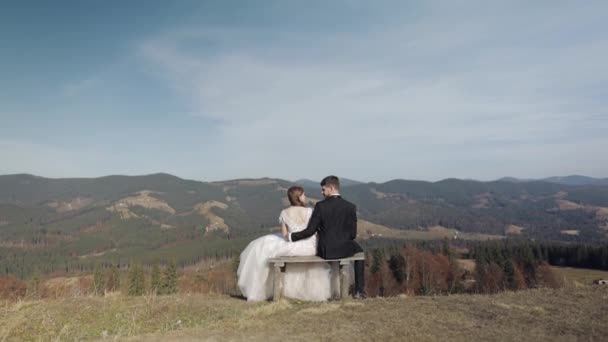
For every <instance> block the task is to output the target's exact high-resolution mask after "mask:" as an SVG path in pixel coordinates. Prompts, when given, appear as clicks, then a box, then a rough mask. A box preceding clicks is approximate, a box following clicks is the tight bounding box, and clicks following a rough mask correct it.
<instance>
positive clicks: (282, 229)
mask: <svg viewBox="0 0 608 342" xmlns="http://www.w3.org/2000/svg"><path fill="white" fill-rule="evenodd" d="M281 233H282V234H283V237H284V238H286V239H287V236H289V232H288V231H287V226H286V225H285V222H281Z"/></svg>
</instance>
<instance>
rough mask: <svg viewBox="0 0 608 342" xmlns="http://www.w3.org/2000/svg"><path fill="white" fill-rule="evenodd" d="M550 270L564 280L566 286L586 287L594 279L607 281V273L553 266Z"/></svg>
mask: <svg viewBox="0 0 608 342" xmlns="http://www.w3.org/2000/svg"><path fill="white" fill-rule="evenodd" d="M551 268H552V269H553V270H554V271H555V272H556V273H557V274H558V275H559V276H561V277H563V278H564V279H565V280H566V284H567V285H574V286H588V285H591V284H592V283H593V280H595V279H608V271H600V270H590V269H586V268H572V267H555V266H554V267H551Z"/></svg>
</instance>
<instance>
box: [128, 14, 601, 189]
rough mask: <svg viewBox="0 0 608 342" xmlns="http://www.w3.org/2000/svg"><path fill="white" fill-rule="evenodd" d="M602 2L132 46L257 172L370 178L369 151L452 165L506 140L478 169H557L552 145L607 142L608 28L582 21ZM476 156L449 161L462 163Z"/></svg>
mask: <svg viewBox="0 0 608 342" xmlns="http://www.w3.org/2000/svg"><path fill="white" fill-rule="evenodd" d="M452 10H455V12H454V11H452ZM468 10H471V11H470V12H468ZM498 12H500V13H498ZM596 12H597V9H596V8H592V7H587V8H585V7H584V6H576V7H574V6H570V5H568V4H564V3H562V4H557V5H555V6H551V8H549V9H548V8H531V9H527V10H526V11H524V10H523V9H522V8H521V7H520V6H513V7H508V6H503V7H502V8H498V9H488V8H483V7H479V8H467V7H465V8H458V7H457V6H456V7H455V8H446V7H443V6H438V7H434V8H431V10H429V12H428V17H424V18H421V19H420V20H418V21H413V22H410V23H403V24H399V25H393V26H390V27H383V28H378V27H374V29H370V30H369V31H366V32H364V33H361V32H357V33H353V34H352V35H349V34H347V33H346V34H345V33H343V32H327V33H324V34H322V35H319V34H317V33H310V32H309V33H307V32H292V33H290V32H280V33H277V32H268V31H266V30H259V31H256V29H255V28H251V29H249V28H247V29H242V30H235V29H221V28H220V29H217V28H216V29H210V30H206V29H193V30H190V31H188V30H183V31H174V32H168V33H166V34H164V35H161V36H158V37H152V38H151V39H149V40H147V41H145V42H143V43H142V44H141V45H140V46H139V53H141V55H142V57H143V58H144V59H145V60H146V61H147V62H148V63H150V64H151V65H153V66H155V67H156V68H157V71H158V72H159V73H160V74H161V75H162V76H163V77H164V78H165V79H166V81H167V82H169V83H170V84H171V85H172V87H173V89H174V90H175V91H176V93H177V94H179V95H180V96H183V98H184V99H186V101H188V103H189V105H190V107H191V110H192V112H194V113H197V115H200V116H202V117H206V118H212V119H216V120H221V121H222V123H223V125H222V126H221V127H219V128H218V129H219V130H221V134H222V135H221V137H222V140H221V141H219V142H218V146H217V147H218V149H220V150H221V151H222V152H223V155H237V156H239V158H238V160H234V161H233V164H234V165H232V166H234V167H240V168H239V169H240V170H242V167H247V168H248V169H249V170H251V172H252V173H253V174H254V175H262V174H264V173H268V166H267V165H268V163H271V164H276V165H281V168H283V172H285V173H287V174H292V175H296V174H301V175H305V174H311V173H312V174H314V175H315V176H320V175H321V174H324V173H326V172H327V171H329V170H334V169H339V170H340V171H343V172H346V173H348V174H350V175H353V174H355V175H356V176H360V177H363V178H366V174H365V173H363V172H358V171H356V170H357V168H358V167H359V166H360V165H361V164H365V163H367V162H372V163H376V165H378V166H379V167H380V168H383V167H382V165H383V164H384V165H389V166H390V168H388V169H387V168H383V169H384V170H382V171H376V173H375V175H377V176H376V177H378V178H384V177H389V178H390V177H398V176H401V177H408V176H411V177H420V178H425V179H428V178H435V179H436V178H442V177H447V176H450V175H449V174H448V173H447V172H446V170H445V169H442V168H441V166H442V165H443V164H444V161H445V160H452V159H454V158H453V157H454V156H457V157H458V158H462V160H467V159H470V158H474V157H476V156H478V157H479V158H482V159H486V160H487V161H488V162H490V163H492V162H493V161H494V160H495V159H497V158H503V160H504V158H505V155H509V154H512V155H519V156H520V157H518V158H509V160H512V161H513V163H515V164H514V165H504V167H501V168H498V169H496V168H495V169H490V170H486V171H484V172H483V173H480V174H479V177H482V178H492V177H496V176H499V175H504V174H515V173H517V172H518V171H519V168H520V167H522V165H524V167H527V169H528V170H533V171H534V172H538V173H544V174H555V173H558V174H559V173H563V172H564V171H562V170H565V168H566V167H567V162H565V161H564V162H563V165H562V168H561V170H560V169H559V168H557V169H555V168H556V165H555V163H554V162H553V161H552V159H551V158H554V157H555V156H554V155H553V154H552V153H546V151H547V149H551V148H556V147H559V148H560V150H562V151H565V150H564V146H562V145H563V143H567V146H572V147H574V148H575V149H576V146H579V148H583V147H585V148H589V147H591V148H593V146H595V145H594V144H598V143H599V144H602V143H608V139H606V138H603V136H604V135H603V133H601V131H603V129H605V128H608V122H606V121H605V120H603V119H602V118H603V117H606V116H605V115H608V113H606V104H605V102H604V101H602V100H600V101H597V99H596V100H590V99H589V98H588V96H587V95H589V92H590V89H591V91H593V89H596V88H597V87H605V86H606V85H607V84H608V83H607V82H608V69H606V68H602V65H603V62H602V56H605V55H607V54H608V41H607V40H606V39H604V38H602V37H601V35H597V32H594V31H593V30H592V29H589V30H587V29H586V25H589V24H591V25H596V24H597V21H598V20H599V17H600V15H599V14H598V13H596ZM498 14H500V16H498ZM560 37H561V38H563V41H557V40H556V39H557V38H560ZM206 45H210V46H217V45H221V46H223V48H222V49H219V50H217V49H215V50H207V49H205V46H206ZM590 121H592V122H593V124H590V123H589V122H590ZM332 128H333V130H332ZM591 142H593V143H591ZM247 150H249V151H250V152H249V153H248V152H244V151H247ZM568 150H569V149H568ZM595 152H597V151H595ZM595 152H593V153H595ZM593 153H591V154H593ZM243 155H248V156H249V157H248V158H244V157H242V156H243ZM591 157H592V156H591V155H590V156H589V158H591ZM290 158H295V160H293V162H289V160H290ZM391 159H398V161H396V160H391ZM284 160H287V162H284ZM498 161H499V160H497V162H498ZM321 165H324V166H325V168H324V167H323V166H321ZM525 165H529V166H525ZM476 167H477V166H475V165H474V164H470V165H469V166H468V167H461V168H460V169H458V170H454V171H455V173H458V174H457V175H460V176H470V175H472V174H478V173H477V172H476V171H475V170H473V168H476ZM607 167H608V165H602V166H601V168H594V169H593V170H592V169H591V168H590V169H588V170H587V171H593V172H601V170H606V169H607ZM404 170H407V171H405V172H404ZM365 172H367V171H365ZM277 173H280V171H278V170H277Z"/></svg>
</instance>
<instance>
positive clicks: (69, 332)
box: [0, 286, 608, 341]
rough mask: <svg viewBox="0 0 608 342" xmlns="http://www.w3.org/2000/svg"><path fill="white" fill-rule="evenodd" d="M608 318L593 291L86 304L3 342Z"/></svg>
mask: <svg viewBox="0 0 608 342" xmlns="http://www.w3.org/2000/svg"><path fill="white" fill-rule="evenodd" d="M607 309H608V287H589V286H585V287H578V288H577V287H569V288H565V289H559V290H550V289H538V290H530V291H522V292H517V293H513V292H507V293H501V294H498V295H475V296H473V295H454V296H442V297H397V298H377V299H368V300H365V301H349V302H345V303H340V302H330V303H325V304H315V303H302V302H297V301H281V302H278V303H256V304H253V303H247V302H245V301H243V300H240V299H235V298H230V297H226V296H209V295H176V296H162V297H139V298H128V297H127V298H125V297H122V296H110V297H106V298H93V297H84V298H73V299H66V300H49V301H46V300H45V301H37V302H20V303H17V304H9V303H5V304H4V305H3V307H2V309H1V311H0V322H2V324H0V340H4V339H5V338H6V339H7V340H37V339H38V338H40V339H42V340H54V339H59V340H91V339H100V338H103V337H104V336H107V337H108V338H118V339H125V338H129V339H132V340H137V341H139V340H141V341H150V340H152V341H164V340H205V339H208V340H285V339H289V340H319V339H327V340H362V339H363V340H372V339H374V340H415V341H420V340H423V341H424V340H426V341H439V340H448V339H451V340H519V341H526V340H528V341H535V340H556V341H572V340H601V339H603V338H604V337H605V336H608V326H607V325H606V324H605V322H606V321H605V320H606V310H607ZM104 331H105V332H104Z"/></svg>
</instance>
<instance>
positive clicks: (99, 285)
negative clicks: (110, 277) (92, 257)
mask: <svg viewBox="0 0 608 342" xmlns="http://www.w3.org/2000/svg"><path fill="white" fill-rule="evenodd" d="M105 286H106V284H105V279H104V276H103V272H102V270H101V266H100V265H99V264H97V265H95V273H93V294H95V295H96V296H100V295H102V294H104V292H105Z"/></svg>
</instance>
